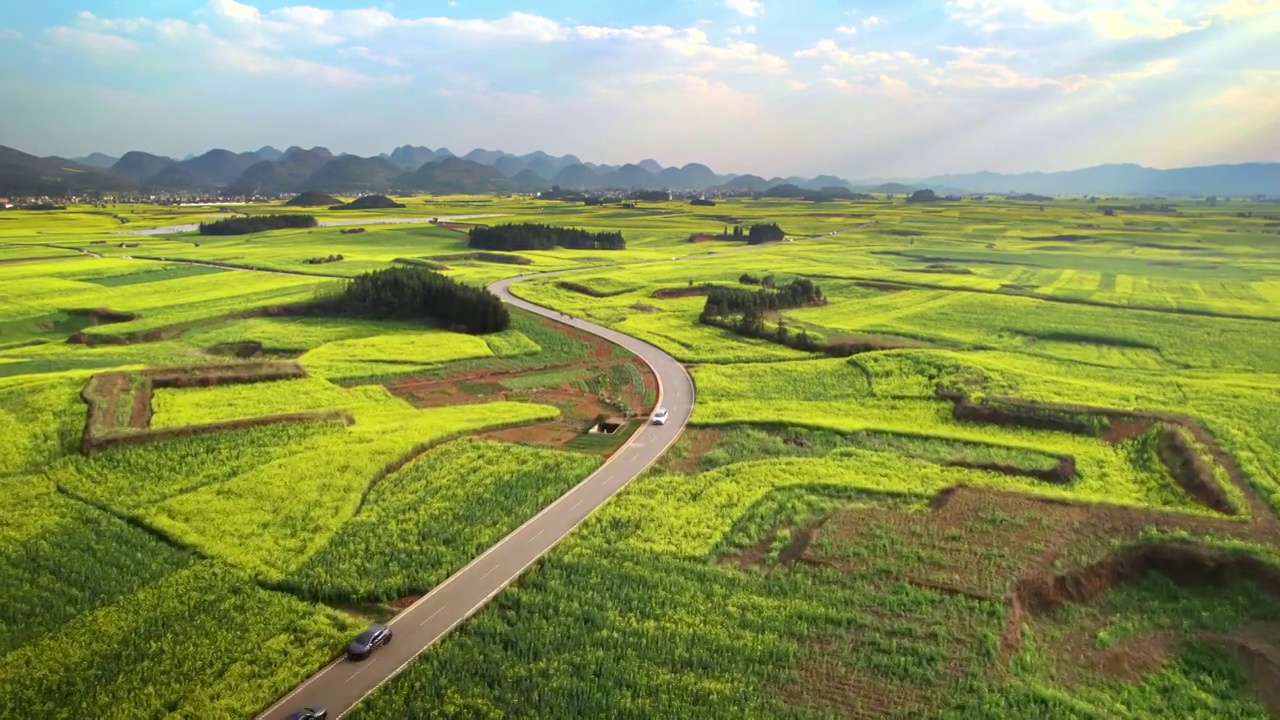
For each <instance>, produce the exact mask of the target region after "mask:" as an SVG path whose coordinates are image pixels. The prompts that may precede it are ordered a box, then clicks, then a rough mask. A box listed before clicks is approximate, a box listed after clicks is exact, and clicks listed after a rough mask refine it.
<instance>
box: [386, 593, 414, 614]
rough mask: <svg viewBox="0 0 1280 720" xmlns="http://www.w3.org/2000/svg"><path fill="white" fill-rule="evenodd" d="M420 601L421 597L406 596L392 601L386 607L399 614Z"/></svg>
mask: <svg viewBox="0 0 1280 720" xmlns="http://www.w3.org/2000/svg"><path fill="white" fill-rule="evenodd" d="M421 599H422V596H421V595H406V596H405V597H402V598H396V599H395V600H392V601H391V602H389V603H387V607H389V608H393V609H394V610H395V611H396V612H401V611H403V610H406V609H408V607H409V606H410V605H412V604H414V603H416V602H418V601H419V600H421Z"/></svg>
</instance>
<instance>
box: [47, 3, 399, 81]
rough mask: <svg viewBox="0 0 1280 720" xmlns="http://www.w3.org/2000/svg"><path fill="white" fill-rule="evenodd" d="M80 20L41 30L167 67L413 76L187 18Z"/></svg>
mask: <svg viewBox="0 0 1280 720" xmlns="http://www.w3.org/2000/svg"><path fill="white" fill-rule="evenodd" d="M210 9H211V10H215V11H217V12H218V13H220V14H221V17H222V18H225V19H231V20H233V21H234V22H237V23H242V22H245V23H257V22H264V23H274V22H277V21H274V20H264V19H262V17H261V15H259V14H258V13H257V10H256V9H255V8H253V7H251V6H248V5H243V4H241V3H237V2H235V0H216V1H215V2H214V3H213V4H211V5H210ZM295 17H301V16H298V15H295ZM312 20H314V18H312ZM78 24H79V27H66V26H59V27H54V28H50V29H49V30H47V31H46V33H45V34H46V36H47V37H48V38H49V39H50V40H51V41H53V42H54V43H55V44H56V45H59V46H61V47H63V48H64V49H66V50H69V51H79V52H84V51H88V52H93V53H96V54H98V55H113V56H117V57H121V56H126V55H127V56H131V57H134V58H138V59H139V60H140V59H141V58H142V53H143V52H144V51H147V50H154V51H158V52H159V53H160V55H161V57H162V58H163V59H162V60H160V61H158V64H160V65H161V66H162V67H166V68H176V69H182V68H188V69H189V68H212V69H216V70H219V71H229V72H238V73H242V74H247V75H255V76H259V77H269V78H285V79H290V80H299V81H303V82H309V83H319V84H325V85H359V84H381V83H385V84H400V83H404V82H408V81H409V80H410V79H411V78H410V77H409V76H407V75H369V74H366V73H362V72H358V71H355V70H351V69H349V68H344V67H341V66H339V65H334V64H330V63H324V62H320V61H317V60H311V59H308V58H300V57H294V56H290V55H287V54H281V53H280V52H278V46H276V45H274V44H272V43H271V42H268V41H266V39H265V38H264V37H263V36H256V38H257V39H258V40H262V42H243V40H244V36H242V35H238V34H235V35H233V36H232V37H226V36H223V35H220V34H219V33H218V32H217V31H216V30H215V28H213V27H210V26H209V25H205V24H203V23H192V22H187V21H185V20H178V19H162V20H151V19H148V18H132V19H124V20H113V19H109V18H99V17H96V16H95V15H93V14H92V13H87V12H82V13H80V14H79V16H78ZM126 35H127V36H128V37H126Z"/></svg>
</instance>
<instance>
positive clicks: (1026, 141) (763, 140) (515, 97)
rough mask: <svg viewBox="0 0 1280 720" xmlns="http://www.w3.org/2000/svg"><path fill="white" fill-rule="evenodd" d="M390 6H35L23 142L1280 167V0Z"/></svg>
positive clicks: (12, 90) (45, 151) (40, 146)
mask: <svg viewBox="0 0 1280 720" xmlns="http://www.w3.org/2000/svg"><path fill="white" fill-rule="evenodd" d="M369 5H370V3H369V0H363V1H362V2H361V1H343V0H330V1H326V2H318V1H317V2H313V3H312V4H311V5H300V4H296V3H289V2H268V1H266V0H261V1H258V2H245V3H241V2H236V1H235V0H213V1H212V2H204V1H203V0H200V1H197V0H180V1H175V2H165V3H157V2H150V1H148V0H115V1H114V2H109V3H89V2H67V3H58V4H56V6H50V5H45V6H32V7H24V9H23V12H22V13H21V14H20V15H13V16H9V17H4V18H0V40H3V42H2V43H0V70H3V72H0V78H3V79H0V90H3V92H4V96H5V98H6V105H7V106H8V107H9V108H10V112H6V113H4V114H3V115H2V116H0V144H5V145H10V146H13V147H16V148H18V149H20V150H23V151H26V152H32V153H36V154H39V155H61V156H66V157H72V156H83V155H87V154H89V153H91V152H104V153H107V154H110V155H115V156H119V155H120V154H122V153H124V152H126V151H128V150H144V151H147V152H152V153H156V154H163V155H169V156H173V157H177V158H181V157H183V156H185V155H187V154H189V153H193V154H197V155H198V154H200V153H202V152H205V151H207V150H209V149H212V148H225V149H229V150H235V151H247V150H256V149H258V148H259V147H262V146H263V145H273V146H275V147H278V148H279V149H281V150H283V149H285V148H286V147H288V146H290V145H300V146H303V147H312V146H317V145H319V146H324V147H328V148H329V149H330V150H332V151H333V152H334V153H335V154H336V153H340V152H349V153H352V154H357V155H364V156H370V155H377V154H378V153H382V152H389V151H391V150H392V149H393V148H394V147H396V146H398V145H403V144H412V145H425V146H428V147H431V148H438V147H448V148H450V149H451V150H453V151H454V152H456V153H458V154H463V153H466V152H467V151H469V150H471V149H473V148H477V147H481V148H486V149H491V150H504V151H507V152H512V153H515V154H517V155H522V154H525V153H528V152H532V151H534V150H543V151H545V152H548V153H550V154H553V155H564V154H573V155H577V156H578V157H579V158H581V159H583V160H584V161H591V162H596V163H607V164H623V163H627V162H638V161H640V160H643V159H646V158H652V159H654V160H656V161H657V162H659V163H661V164H662V165H664V166H672V165H675V166H682V165H685V164H686V163H690V162H698V163H703V164H706V165H708V166H710V167H711V168H712V169H714V170H716V171H717V172H721V173H730V172H732V173H753V174H757V175H763V176H765V177H771V176H783V177H786V176H792V175H800V176H808V177H811V176H815V175H820V174H830V175H838V176H841V177H845V178H848V179H858V178H874V177H881V178H910V177H924V176H931V175H942V174H953V173H968V172H978V171H983V170H989V171H993V172H1008V173H1016V172H1028V171H1044V172H1053V171H1059V170H1071V169H1076V168H1081V167H1087V166H1092V165H1099V164H1111V163H1137V164H1142V165H1147V166H1150V167H1158V168H1167V167H1181V166H1188V165H1210V164H1221V163H1242V162H1268V161H1278V160H1280V57H1277V54H1276V53H1274V52H1270V47H1271V46H1270V44H1269V41H1270V40H1271V39H1273V38H1274V37H1276V36H1277V35H1278V34H1280V0H1209V2H1180V1H1176V0H1144V1H1142V2H1119V1H1117V0H934V1H931V2H911V3H891V2H884V1H880V0H875V1H869V2H861V3H858V4H857V8H856V9H851V8H849V7H847V5H848V4H847V3H841V2H836V1H835V0H812V1H811V2H787V3H783V2H779V1H771V0H686V1H684V2H680V3H678V4H675V5H673V6H669V7H663V8H653V7H647V6H646V5H645V4H642V3H638V2H619V3H613V4H611V6H608V7H603V6H599V7H598V6H596V4H594V3H588V2H585V1H584V0H571V1H570V2H557V3H554V4H552V3H549V2H546V0H537V1H533V2H525V3H510V2H489V1H484V0H476V1H470V2H469V1H465V0H464V1H462V2H456V1H455V2H444V1H440V2H430V3H415V4H413V6H412V8H408V7H404V6H403V4H398V3H382V4H381V5H379V6H377V7H370V6H369ZM15 110H16V111H15Z"/></svg>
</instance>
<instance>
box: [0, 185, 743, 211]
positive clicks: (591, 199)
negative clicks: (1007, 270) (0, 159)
mask: <svg viewBox="0 0 1280 720" xmlns="http://www.w3.org/2000/svg"><path fill="white" fill-rule="evenodd" d="M296 194H297V193H292V192H288V193H258V194H253V195H229V194H226V193H221V192H184V191H148V192H140V193H86V194H77V195H69V196H61V197H55V196H49V195H27V196H21V195H14V196H12V197H0V210H9V209H31V210H40V209H47V210H52V209H58V208H62V207H65V206H67V205H93V206H98V207H110V206H112V205H133V204H146V205H169V206H175V207H179V206H184V205H228V206H229V205H248V204H264V203H273V202H283V201H286V200H289V199H290V198H292V197H294V196H295V195H296ZM331 194H333V195H338V196H342V197H361V196H364V195H369V194H371V193H370V192H369V191H368V190H361V191H352V192H348V193H343V192H338V193H331ZM420 194H421V193H412V194H405V195H400V197H416V196H418V195H420ZM517 195H524V196H526V197H535V198H541V199H545V200H564V201H570V202H573V201H576V202H585V203H586V204H588V205H596V204H605V203H614V202H627V201H634V200H641V201H647V202H660V201H667V200H690V201H692V200H706V201H713V200H718V199H722V198H731V197H752V196H758V195H761V193H759V192H751V191H748V190H734V191H727V190H706V191H694V190H690V191H668V190H622V189H607V190H565V189H561V188H560V187H553V188H551V189H549V190H543V191H540V192H532V193H496V196H499V197H512V196H517Z"/></svg>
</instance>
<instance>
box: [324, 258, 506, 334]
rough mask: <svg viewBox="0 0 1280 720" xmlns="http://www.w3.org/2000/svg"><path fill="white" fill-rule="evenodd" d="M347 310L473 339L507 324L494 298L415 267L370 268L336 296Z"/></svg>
mask: <svg viewBox="0 0 1280 720" xmlns="http://www.w3.org/2000/svg"><path fill="white" fill-rule="evenodd" d="M336 302H337V303H338V304H339V305H340V306H341V309H342V310H344V311H346V312H351V313H358V314H366V315H372V316H374V317H379V318H410V319H414V318H430V319H432V320H435V321H436V322H438V323H440V324H441V325H443V326H446V327H448V328H449V329H451V330H457V331H461V332H468V333H472V334H476V335H480V334H484V333H491V332H499V331H502V330H506V329H507V328H508V327H510V326H511V314H510V313H509V312H508V311H507V307H506V306H505V305H503V304H502V301H501V300H499V299H498V297H497V296H496V295H494V294H493V293H490V292H489V291H488V290H485V289H483V288H477V287H473V286H471V285H464V284H462V283H459V282H457V281H456V280H453V279H452V278H448V277H445V276H444V275H441V274H440V273H437V272H433V271H431V270H427V269H426V268H417V267H393V268H387V269H385V270H375V271H373V272H368V273H365V274H363V275H360V276H358V277H356V278H355V279H353V280H352V281H351V282H350V283H349V284H348V285H347V287H346V289H345V290H344V291H343V293H342V294H341V295H340V296H338V298H336Z"/></svg>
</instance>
